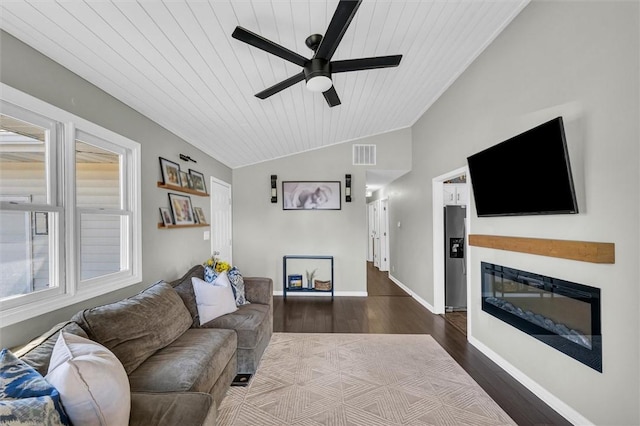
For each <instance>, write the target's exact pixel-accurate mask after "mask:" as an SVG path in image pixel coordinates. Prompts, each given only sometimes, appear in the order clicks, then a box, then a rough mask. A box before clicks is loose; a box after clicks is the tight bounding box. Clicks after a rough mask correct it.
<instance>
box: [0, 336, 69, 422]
mask: <svg viewBox="0 0 640 426" xmlns="http://www.w3.org/2000/svg"><path fill="white" fill-rule="evenodd" d="M52 407H53V408H54V409H53V410H52V409H51V408H52ZM0 423H15V424H21V423H25V424H54V425H55V424H63V425H70V422H69V418H68V417H67V414H66V413H65V411H64V408H63V407H62V403H61V401H60V393H59V392H58V391H57V390H56V388H54V387H53V386H51V385H50V384H49V382H47V381H46V380H45V379H44V377H42V375H40V373H38V372H37V371H36V370H35V369H34V368H33V367H31V366H30V365H29V364H27V363H26V362H24V361H22V360H21V359H19V358H17V357H16V356H15V355H14V354H13V352H11V351H10V350H9V349H6V348H5V349H2V351H0Z"/></svg>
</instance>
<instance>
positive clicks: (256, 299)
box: [171, 265, 273, 374]
mask: <svg viewBox="0 0 640 426" xmlns="http://www.w3.org/2000/svg"><path fill="white" fill-rule="evenodd" d="M192 277H198V278H200V279H202V278H203V277H204V268H203V267H202V265H196V266H194V267H193V268H191V269H190V270H189V271H188V272H187V273H186V274H185V275H184V276H183V277H182V278H179V279H177V280H175V281H173V282H171V286H172V287H173V288H174V289H175V290H176V292H177V293H178V294H179V295H180V297H181V298H182V301H183V302H184V304H185V306H186V307H187V309H188V310H189V313H190V314H191V318H192V320H193V324H192V327H194V328H206V329H228V330H234V331H235V332H236V333H237V336H238V351H237V360H238V361H237V363H238V371H237V372H238V373H251V374H253V373H254V372H255V371H256V368H258V363H259V362H260V358H261V357H262V354H263V353H264V350H265V349H266V348H267V345H268V344H269V341H270V340H271V335H272V334H273V281H272V280H271V278H256V277H245V278H244V284H245V296H246V298H247V300H248V301H249V302H251V303H249V304H248V305H241V306H239V307H238V310H237V311H236V312H232V313H230V314H227V315H223V316H221V317H218V318H216V319H213V320H211V321H209V322H207V323H205V324H202V325H200V318H199V317H198V308H197V305H196V297H195V294H194V292H193V286H192V285H191V278H192Z"/></svg>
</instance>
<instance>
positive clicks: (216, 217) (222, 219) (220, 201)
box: [210, 177, 233, 264]
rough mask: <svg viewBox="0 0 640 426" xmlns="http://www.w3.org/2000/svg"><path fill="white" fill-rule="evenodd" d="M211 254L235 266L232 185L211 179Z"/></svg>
mask: <svg viewBox="0 0 640 426" xmlns="http://www.w3.org/2000/svg"><path fill="white" fill-rule="evenodd" d="M210 187H211V253H213V252H216V251H217V252H219V253H220V259H222V260H226V261H227V262H229V263H230V264H233V258H232V256H233V250H232V248H233V239H232V233H231V232H232V229H233V222H232V221H233V219H232V218H233V215H232V204H231V185H230V184H228V183H227V182H223V181H221V180H218V179H215V178H213V177H212V178H211V185H210Z"/></svg>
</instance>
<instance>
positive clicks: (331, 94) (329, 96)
mask: <svg viewBox="0 0 640 426" xmlns="http://www.w3.org/2000/svg"><path fill="white" fill-rule="evenodd" d="M322 94H323V95H324V98H325V99H326V100H327V103H328V104H329V106H330V107H334V106H337V105H340V104H341V103H342V102H340V98H339V97H338V92H336V88H335V87H333V86H331V89H329V90H327V91H326V92H322Z"/></svg>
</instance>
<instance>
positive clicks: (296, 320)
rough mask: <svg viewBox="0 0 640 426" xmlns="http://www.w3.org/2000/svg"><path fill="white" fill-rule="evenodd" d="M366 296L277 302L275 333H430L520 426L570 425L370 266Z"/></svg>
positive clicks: (302, 298) (442, 320) (446, 323)
mask: <svg viewBox="0 0 640 426" xmlns="http://www.w3.org/2000/svg"><path fill="white" fill-rule="evenodd" d="M367 290H368V294H369V296H368V297H335V298H334V300H333V302H332V301H331V298H330V297H289V298H287V300H286V301H285V300H284V299H283V297H281V296H279V297H278V296H276V297H274V313H273V329H274V331H276V332H289V333H389V334H430V335H431V336H433V338H434V339H435V340H436V341H437V342H438V343H439V344H440V345H441V346H442V347H443V348H444V349H445V350H446V351H447V352H448V353H449V354H450V355H451V356H452V357H453V358H454V359H455V360H456V361H457V362H458V364H460V365H461V366H462V368H464V369H465V370H466V371H467V373H469V375H470V376H471V377H473V379H474V380H475V381H476V382H477V383H478V384H479V385H480V386H482V388H483V389H484V390H485V391H486V392H487V394H489V396H491V397H492V398H493V399H494V400H495V401H496V402H497V403H498V404H499V405H500V406H501V407H502V409H503V410H505V411H506V412H507V414H509V416H511V418H512V419H513V420H514V421H515V422H516V423H517V424H518V425H570V424H571V423H569V422H568V421H567V420H566V419H564V418H563V417H562V416H560V415H559V414H558V413H556V412H555V411H554V410H552V409H551V408H550V407H548V406H547V405H546V404H545V403H544V402H542V401H541V400H540V399H539V398H538V397H536V395H534V394H533V393H532V392H531V391H529V390H528V389H526V388H525V387H524V386H522V385H521V384H520V383H519V382H517V381H516V380H515V379H513V378H512V377H511V376H510V375H509V374H508V373H506V372H505V371H504V370H502V369H501V368H499V367H498V366H497V365H496V364H495V363H493V362H492V361H491V360H489V358H487V357H486V356H485V355H483V354H482V353H481V352H480V351H478V350H477V349H476V348H474V347H473V346H471V344H469V343H468V342H467V340H466V337H465V335H464V334H463V333H462V332H461V331H460V330H459V329H458V328H456V327H455V326H454V325H452V324H450V323H448V322H447V321H445V319H444V318H442V317H441V316H440V315H434V314H432V313H431V312H429V311H428V310H427V309H426V308H425V307H423V306H422V305H420V304H419V303H418V302H416V301H415V300H414V299H413V298H412V297H410V296H409V295H408V294H407V293H406V292H404V291H403V290H402V289H401V288H399V287H398V286H397V285H396V284H395V283H393V282H392V281H391V280H390V279H389V278H388V275H387V273H386V272H384V273H383V272H380V271H378V270H377V268H375V267H373V265H372V264H370V263H368V264H367Z"/></svg>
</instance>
